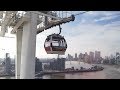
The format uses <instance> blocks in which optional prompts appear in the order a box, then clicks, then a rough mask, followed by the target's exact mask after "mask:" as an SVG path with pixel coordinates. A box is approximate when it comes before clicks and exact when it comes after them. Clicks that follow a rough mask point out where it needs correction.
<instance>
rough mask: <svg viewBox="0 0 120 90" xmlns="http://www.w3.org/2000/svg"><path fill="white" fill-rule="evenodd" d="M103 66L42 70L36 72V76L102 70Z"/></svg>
mask: <svg viewBox="0 0 120 90" xmlns="http://www.w3.org/2000/svg"><path fill="white" fill-rule="evenodd" d="M103 69H104V68H103V67H99V68H96V69H83V70H69V71H67V70H65V71H42V72H41V73H39V74H37V75H36V76H37V77H38V76H43V75H48V74H60V73H65V74H66V73H80V72H96V71H102V70H103Z"/></svg>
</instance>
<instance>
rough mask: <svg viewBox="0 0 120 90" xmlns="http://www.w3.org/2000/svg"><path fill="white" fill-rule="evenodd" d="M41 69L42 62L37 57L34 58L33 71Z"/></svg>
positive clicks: (36, 71)
mask: <svg viewBox="0 0 120 90" xmlns="http://www.w3.org/2000/svg"><path fill="white" fill-rule="evenodd" d="M40 71H42V62H40V61H39V59H38V58H36V59H35V73H38V72H40Z"/></svg>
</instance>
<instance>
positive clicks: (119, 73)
mask: <svg viewBox="0 0 120 90" xmlns="http://www.w3.org/2000/svg"><path fill="white" fill-rule="evenodd" d="M100 66H101V65H100ZM102 66H103V67H104V70H103V71H97V72H84V73H73V74H54V75H44V76H43V79H120V66H117V65H102Z"/></svg>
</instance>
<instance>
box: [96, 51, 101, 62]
mask: <svg viewBox="0 0 120 90" xmlns="http://www.w3.org/2000/svg"><path fill="white" fill-rule="evenodd" d="M100 54H101V53H100V51H95V62H96V63H97V62H98V61H99V60H100V57H101V56H100Z"/></svg>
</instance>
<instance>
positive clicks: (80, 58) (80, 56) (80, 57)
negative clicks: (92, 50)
mask: <svg viewBox="0 0 120 90" xmlns="http://www.w3.org/2000/svg"><path fill="white" fill-rule="evenodd" d="M82 58H83V54H82V53H80V54H79V57H78V59H79V60H80V61H82Z"/></svg>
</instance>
